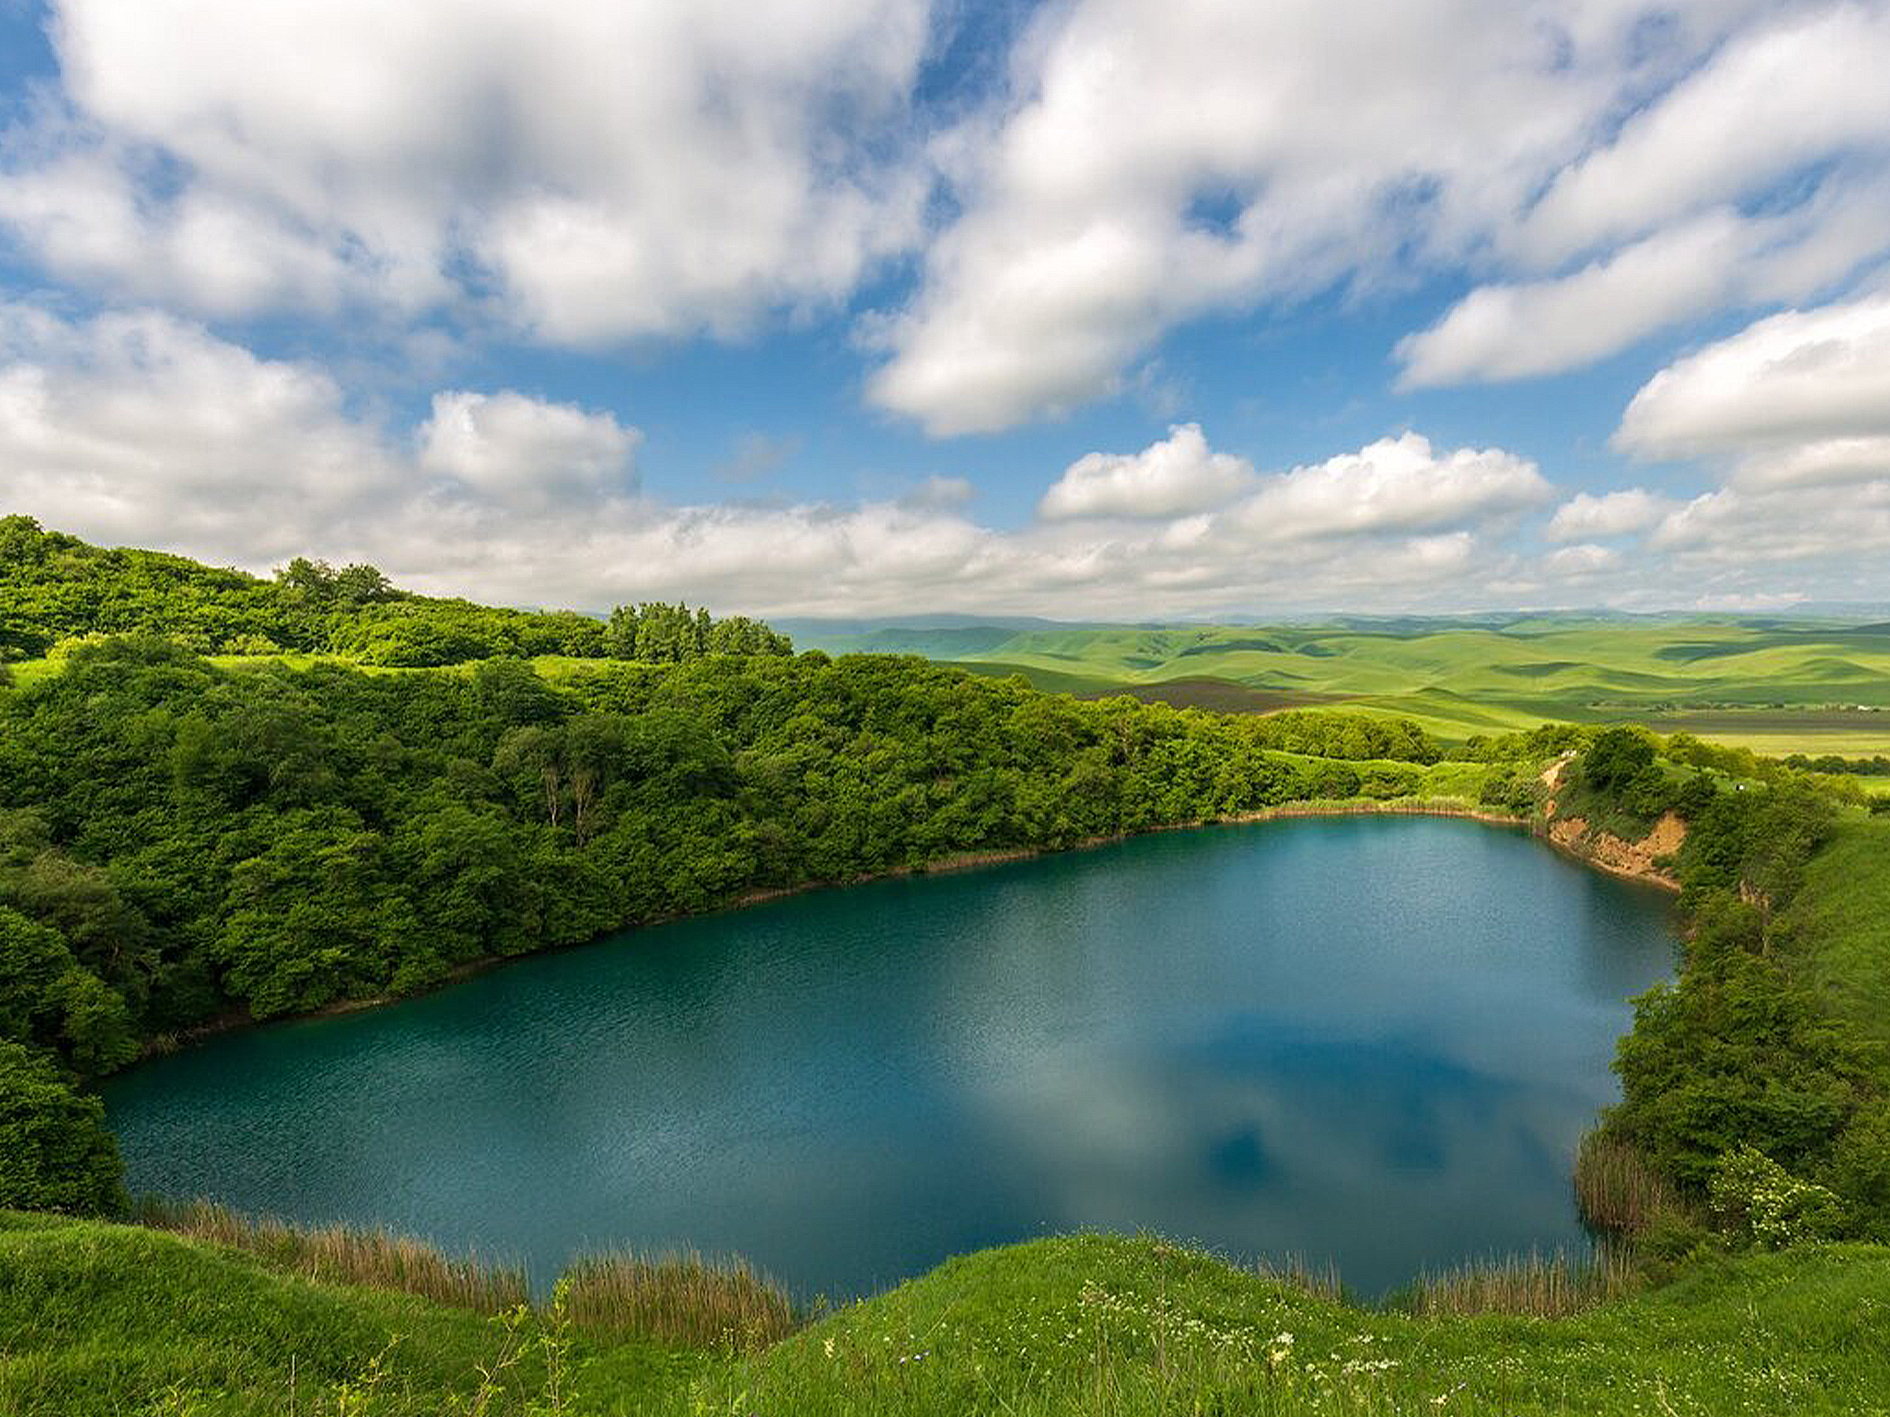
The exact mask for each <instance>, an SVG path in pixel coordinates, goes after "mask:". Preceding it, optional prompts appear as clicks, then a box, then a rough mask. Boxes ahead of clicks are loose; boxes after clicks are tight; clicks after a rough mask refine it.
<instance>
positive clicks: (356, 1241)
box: [135, 1198, 531, 1314]
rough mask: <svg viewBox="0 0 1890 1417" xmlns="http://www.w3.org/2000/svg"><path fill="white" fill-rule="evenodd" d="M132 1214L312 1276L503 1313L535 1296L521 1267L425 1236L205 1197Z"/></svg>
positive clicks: (154, 1204) (147, 1204) (144, 1205)
mask: <svg viewBox="0 0 1890 1417" xmlns="http://www.w3.org/2000/svg"><path fill="white" fill-rule="evenodd" d="M135 1219H136V1220H137V1222H138V1223H139V1224H140V1225H144V1226H148V1227H149V1228H151V1229H153V1230H168V1231H170V1232H172V1233H173V1234H178V1235H187V1236H189V1237H191V1238H192V1239H197V1240H208V1241H210V1242H211V1243H213V1244H218V1245H228V1246H230V1247H231V1248H233V1249H238V1250H245V1251H248V1252H249V1253H250V1254H253V1255H256V1256H258V1257H259V1258H261V1259H262V1260H264V1261H265V1262H267V1263H269V1264H271V1265H273V1266H275V1267H277V1268H279V1269H285V1270H290V1271H292V1272H294V1273H296V1274H304V1275H307V1276H308V1277H309V1278H311V1279H322V1280H327V1281H329V1282H331V1283H335V1284H361V1285H367V1286H369V1287H371V1288H376V1289H397V1290H400V1291H401V1292H403V1293H407V1294H418V1295H419V1296H421V1297H422V1298H425V1299H431V1300H434V1301H435V1302H436V1303H441V1304H451V1305H454V1306H455V1307H457V1308H462V1309H472V1310H474V1311H475V1312H477V1313H481V1314H499V1313H504V1312H506V1311H508V1310H511V1309H515V1308H517V1307H518V1306H519V1305H521V1304H525V1303H527V1302H529V1301H530V1298H531V1288H530V1285H529V1284H528V1283H527V1282H526V1277H525V1270H524V1267H523V1266H520V1265H494V1264H487V1263H484V1262H483V1261H481V1260H478V1259H476V1258H472V1257H467V1258H460V1259H453V1258H449V1257H448V1256H446V1255H444V1254H442V1253H440V1251H439V1250H437V1249H435V1248H434V1247H433V1246H431V1245H428V1244H425V1243H423V1242H422V1241H419V1240H412V1239H408V1238H407V1237H405V1236H402V1235H394V1234H391V1233H389V1232H387V1231H385V1230H355V1229H350V1228H348V1227H346V1226H340V1225H332V1226H323V1227H320V1228H312V1229H303V1228H301V1227H298V1226H294V1225H291V1224H289V1223H288V1222H286V1221H282V1220H277V1219H276V1218H274V1217H273V1216H266V1215H263V1216H258V1215H246V1214H244V1213H242V1212H241V1211H236V1210H231V1209H230V1208H229V1207H228V1206H223V1205H217V1204H215V1203H214V1202H211V1201H201V1200H199V1201H167V1200H158V1199H152V1198H146V1199H144V1200H141V1201H139V1202H138V1206H137V1211H136V1215H135Z"/></svg>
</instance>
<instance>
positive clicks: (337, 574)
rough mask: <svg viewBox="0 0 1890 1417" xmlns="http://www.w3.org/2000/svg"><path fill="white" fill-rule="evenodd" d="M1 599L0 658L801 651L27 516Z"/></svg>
mask: <svg viewBox="0 0 1890 1417" xmlns="http://www.w3.org/2000/svg"><path fill="white" fill-rule="evenodd" d="M0 605H4V607H5V610H4V612H0V662H3V661H5V660H8V659H36V658H39V657H41V656H45V655H47V654H49V653H54V652H57V653H58V654H59V655H60V656H61V657H68V656H69V655H70V654H71V653H72V652H73V651H74V650H75V649H77V648H78V647H80V646H83V645H85V644H87V643H89V642H93V641H95V640H97V639H100V638H104V637H108V636H117V635H127V634H154V635H162V636H164V637H166V638H168V639H170V640H173V641H175V642H176V643H178V644H180V645H183V646H185V647H186V648H189V649H191V650H195V651H197V652H199V653H203V654H233V655H268V654H274V653H279V652H281V651H283V650H291V651H299V652H318V653H334V654H338V655H343V656H345V657H347V658H350V659H355V660H358V661H359V662H361V663H363V664H370V665H376V666H384V667H390V668H409V669H413V668H434V667H438V666H442V665H449V664H462V663H465V662H467V661H469V660H485V659H494V658H500V657H512V658H526V659H529V658H533V657H535V656H539V655H571V656H577V657H580V658H597V657H600V656H603V655H605V654H609V655H612V656H614V657H616V658H620V659H650V660H657V661H662V662H670V661H675V660H680V659H687V658H696V657H700V656H702V655H708V654H734V655H746V654H786V653H788V652H789V650H790V647H789V645H788V642H787V640H786V638H785V637H784V636H781V635H777V634H775V633H774V631H772V630H770V629H769V628H768V627H767V626H766V625H763V624H761V623H760V622H758V621H755V620H750V619H747V618H745V617H742V616H736V617H733V618H731V619H726V620H715V619H712V618H711V617H710V616H709V614H708V612H707V611H703V610H693V611H692V610H690V609H688V608H687V607H686V606H680V605H677V606H669V605H646V606H642V607H639V608H638V609H635V610H631V609H629V608H627V607H626V608H624V609H620V610H619V611H618V612H617V614H616V615H614V616H613V617H612V620H611V625H610V626H609V627H607V626H606V625H605V624H604V623H603V622H602V621H600V620H597V619H594V618H593V617H591V616H588V615H580V614H577V613H576V612H574V611H568V610H567V611H552V612H542V611H525V610H506V609H499V608H495V607H492V606H485V605H475V604H473V603H472V602H470V601H465V600H438V599H430V598H427V597H424V596H417V595H411V594H409V593H407V592H405V591H402V590H399V589H397V588H395V587H394V586H393V585H392V584H391V583H390V582H389V581H388V579H387V577H386V576H385V575H383V574H382V573H381V572H380V571H379V570H378V569H376V568H375V567H373V566H366V565H351V566H343V567H341V568H340V569H339V570H337V569H336V568H334V567H332V566H330V565H328V564H327V563H326V562H324V561H311V560H309V559H307V558H306V557H300V556H298V557H296V558H295V559H294V560H292V561H290V562H289V564H288V565H287V566H284V567H283V568H281V569H280V570H278V571H277V572H276V574H275V577H274V578H273V579H271V580H263V579H260V578H258V577H255V576H250V575H246V574H245V573H243V572H241V571H235V570H217V569H213V568H211V567H208V566H203V565H199V564H198V563H197V562H195V561H190V560H187V559H185V558H184V557H181V556H167V555H163V554H162V553H159V552H155V551H135V550H115V551H108V550H105V549H103V548H101V547H97V546H90V545H87V544H86V543H85V542H83V541H80V540H79V539H77V538H76V537H72V536H66V535H64V534H62V533H60V532H47V531H42V530H41V529H40V527H39V524H38V523H37V522H35V521H33V520H32V519H31V518H30V517H22V516H12V517H6V518H0Z"/></svg>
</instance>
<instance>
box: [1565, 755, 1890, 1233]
mask: <svg viewBox="0 0 1890 1417" xmlns="http://www.w3.org/2000/svg"><path fill="white" fill-rule="evenodd" d="M1611 731H1612V730H1611ZM1603 736H1604V737H1605V736H1606V735H1603ZM1600 742H1601V739H1600V738H1597V740H1596V745H1595V746H1599V744H1600ZM1684 746H1686V745H1683V747H1684ZM1594 751H1595V747H1594V746H1591V747H1590V749H1589V750H1588V755H1587V756H1586V757H1585V758H1584V760H1583V763H1582V769H1583V771H1582V778H1583V782H1584V784H1592V781H1593V779H1594V776H1595V774H1594V772H1593V764H1592V760H1593V754H1594ZM1616 751H1617V753H1618V756H1617V758H1616V759H1615V765H1614V767H1613V768H1611V769H1610V770H1609V771H1608V772H1607V773H1604V774H1603V775H1604V776H1606V777H1608V778H1609V779H1610V780H1612V781H1613V782H1614V783H1615V799H1616V800H1618V799H1619V798H1621V797H1624V796H1632V794H1633V793H1634V792H1635V791H1636V790H1637V785H1638V784H1639V783H1640V782H1641V781H1642V779H1643V778H1644V777H1645V776H1646V775H1648V774H1649V773H1652V772H1657V771H1659V770H1660V767H1661V765H1660V764H1659V763H1640V762H1639V761H1638V760H1639V758H1640V754H1639V752H1638V751H1637V750H1631V749H1629V748H1628V747H1627V745H1626V743H1625V741H1622V742H1618V743H1617V745H1616ZM1688 752H1689V755H1690V756H1691V757H1694V758H1696V759H1698V758H1702V757H1710V756H1711V755H1710V754H1707V753H1703V752H1702V751H1700V750H1698V749H1696V748H1688ZM1719 770H1723V769H1719V768H1717V767H1715V768H1713V769H1709V770H1705V771H1700V770H1696V772H1695V775H1694V776H1692V777H1690V778H1687V779H1685V780H1684V781H1683V783H1682V785H1681V787H1680V788H1679V789H1678V790H1677V791H1676V792H1674V793H1672V794H1670V795H1669V796H1668V798H1667V799H1666V805H1667V807H1668V808H1669V809H1672V810H1680V811H1681V812H1682V815H1683V816H1684V817H1685V818H1686V820H1687V824H1688V830H1687V836H1686V840H1685V842H1684V844H1683V846H1682V847H1681V850H1680V852H1679V856H1678V860H1677V862H1676V869H1677V871H1678V874H1679V877H1680V880H1681V882H1682V886H1683V891H1682V895H1681V903H1682V906H1683V908H1684V909H1685V910H1686V912H1687V915H1688V917H1689V921H1690V930H1689V939H1688V943H1687V948H1686V956H1685V959H1684V962H1683V967H1682V969H1681V971H1680V975H1679V978H1678V979H1677V980H1676V981H1675V982H1673V983H1672V984H1662V985H1659V986H1656V987H1655V988H1654V989H1653V990H1651V991H1649V992H1648V993H1647V994H1645V995H1644V996H1642V997H1641V998H1640V999H1639V1000H1637V1001H1636V1008H1635V1023H1634V1028H1633V1030H1632V1032H1630V1033H1629V1034H1628V1035H1627V1037H1625V1038H1623V1039H1622V1040H1621V1042H1620V1045H1619V1047H1618V1049H1617V1053H1616V1059H1615V1070H1616V1072H1618V1073H1619V1074H1620V1077H1621V1085H1622V1101H1621V1103H1620V1104H1619V1105H1618V1106H1617V1107H1616V1108H1614V1109H1613V1110H1612V1111H1611V1113H1610V1114H1609V1117H1608V1119H1607V1123H1606V1131H1607V1134H1608V1135H1609V1136H1611V1137H1613V1138H1615V1139H1618V1140H1619V1141H1622V1142H1624V1143H1626V1144H1628V1145H1630V1146H1632V1147H1633V1148H1634V1149H1635V1150H1636V1151H1637V1152H1638V1153H1639V1154H1640V1155H1642V1156H1643V1157H1645V1158H1646V1159H1647V1161H1648V1162H1650V1163H1651V1164H1652V1165H1653V1167H1654V1168H1655V1170H1656V1171H1657V1172H1658V1173H1659V1174H1661V1175H1662V1176H1664V1177H1666V1178H1667V1179H1668V1180H1670V1181H1672V1182H1673V1183H1674V1184H1675V1185H1677V1186H1678V1187H1679V1188H1680V1189H1681V1191H1682V1192H1683V1193H1684V1194H1686V1195H1688V1196H1690V1197H1692V1198H1694V1199H1696V1200H1700V1199H1705V1198H1707V1197H1708V1195H1709V1193H1712V1194H1714V1195H1715V1197H1716V1207H1715V1208H1716V1210H1717V1212H1718V1215H1719V1218H1720V1220H1721V1222H1722V1223H1724V1224H1728V1225H1731V1226H1733V1228H1734V1229H1735V1230H1739V1231H1740V1233H1742V1234H1743V1233H1746V1232H1749V1231H1750V1230H1751V1229H1752V1224H1753V1222H1751V1221H1749V1220H1748V1219H1746V1218H1744V1216H1745V1212H1744V1211H1742V1210H1739V1209H1738V1208H1737V1207H1736V1206H1732V1205H1731V1204H1730V1203H1727V1204H1718V1203H1717V1198H1718V1196H1719V1193H1718V1192H1716V1191H1715V1189H1714V1188H1715V1187H1716V1186H1717V1187H1720V1188H1721V1189H1722V1190H1723V1187H1724V1186H1725V1185H1730V1184H1732V1183H1731V1182H1728V1181H1722V1180H1719V1179H1716V1178H1719V1177H1722V1176H1723V1175H1737V1176H1744V1177H1747V1178H1748V1179H1749V1178H1750V1175H1751V1174H1753V1168H1754V1167H1756V1165H1757V1163H1755V1162H1753V1161H1751V1159H1750V1157H1748V1156H1746V1153H1747V1152H1748V1151H1753V1152H1756V1153H1762V1154H1763V1155H1764V1156H1765V1157H1769V1158H1770V1161H1769V1162H1768V1163H1767V1164H1768V1165H1774V1164H1775V1165H1778V1166H1781V1167H1783V1168H1784V1169H1785V1171H1786V1172H1788V1173H1789V1174H1791V1175H1797V1176H1809V1177H1818V1178H1820V1181H1819V1183H1818V1184H1820V1185H1821V1186H1828V1187H1829V1191H1830V1193H1832V1194H1833V1195H1834V1196H1835V1200H1834V1202H1833V1205H1834V1207H1835V1208H1834V1209H1833V1210H1832V1212H1831V1214H1830V1216H1829V1217H1828V1219H1829V1224H1830V1226H1831V1228H1832V1229H1834V1230H1840V1231H1842V1232H1843V1233H1852V1234H1860V1235H1875V1234H1881V1233H1890V1125H1886V1123H1885V1121H1884V1109H1885V1098H1886V1096H1887V1095H1890V1053H1887V1052H1886V1050H1885V1049H1884V1048H1883V1046H1882V1045H1881V1041H1880V1040H1878V1039H1875V1038H1873V1037H1872V1035H1871V1034H1870V1032H1869V1031H1868V1030H1867V1029H1865V1028H1863V1027H1860V1026H1859V1024H1858V1023H1857V1022H1854V1021H1852V1019H1850V1018H1847V1017H1845V1016H1844V1015H1843V1014H1841V1013H1834V1012H1833V1010H1832V1009H1831V1008H1830V1007H1829V1006H1828V1005H1827V1002H1826V999H1825V998H1824V997H1821V995H1822V994H1823V993H1824V992H1825V991H1824V990H1823V989H1821V988H1820V982H1821V975H1824V974H1826V973H1828V972H1829V971H1828V967H1827V966H1826V965H1825V964H1823V963H1822V962H1823V961H1825V960H1828V959H1830V958H1832V957H1842V958H1844V959H1846V960H1849V959H1850V958H1851V957H1852V956H1853V954H1854V955H1855V959H1856V962H1857V966H1858V967H1859V968H1860V969H1864V968H1869V969H1874V970H1877V971H1880V970H1881V968H1882V959H1883V955H1882V953H1881V938H1882V937H1881V930H1880V928H1879V927H1878V926H1877V925H1876V924H1875V923H1874V921H1873V918H1872V916H1871V914H1870V912H1869V911H1868V910H1865V911H1864V912H1862V913H1861V914H1859V913H1856V912H1849V911H1845V910H1843V909H1842V907H1841V902H1843V901H1844V900H1845V899H1846V898H1847V896H1850V895H1851V893H1852V891H1853V890H1854V889H1856V888H1859V887H1862V888H1867V889H1874V888H1875V886H1874V885H1873V884H1870V883H1871V882H1872V881H1874V877H1870V876H1866V877H1865V879H1864V880H1863V881H1861V882H1853V881H1849V880H1845V879H1843V875H1842V872H1841V870H1840V872H1838V873H1834V872H1833V870H1832V869H1831V867H1832V866H1835V865H1836V864H1837V862H1838V860H1839V857H1838V856H1836V855H1833V852H1834V850H1836V849H1837V848H1843V850H1844V851H1845V852H1846V853H1848V854H1846V855H1845V856H1844V858H1843V859H1845V860H1848V861H1850V862H1851V863H1852V866H1851V873H1852V874H1853V875H1854V874H1855V873H1856V866H1857V864H1858V860H1859V858H1857V857H1856V855H1855V853H1853V852H1851V851H1850V848H1851V847H1852V846H1854V845H1865V846H1870V847H1874V846H1875V845H1876V842H1875V840H1874V837H1862V838H1860V837H1858V836H1857V835H1856V831H1857V829H1856V828H1846V829H1845V831H1843V832H1840V830H1839V824H1838V816H1837V810H1836V807H1835V805H1834V803H1833V802H1832V800H1831V798H1830V797H1829V796H1828V795H1827V794H1825V793H1823V792H1821V791H1820V790H1818V789H1817V788H1816V787H1815V786H1814V785H1813V784H1812V783H1810V782H1808V781H1807V780H1805V779H1803V778H1802V777H1800V776H1798V775H1795V774H1791V773H1784V774H1779V775H1777V781H1776V782H1775V783H1773V784H1770V785H1767V784H1763V783H1759V782H1755V781H1751V780H1728V779H1724V778H1718V777H1715V776H1713V775H1711V773H1712V772H1714V771H1719ZM1604 800H1605V799H1604ZM1584 810H1585V808H1584ZM1827 858H1829V861H1828V863H1827ZM1870 869H1871V870H1873V871H1874V870H1876V869H1879V867H1878V864H1877V862H1876V860H1875V858H1871V867H1870ZM1808 880H1816V882H1817V885H1818V888H1817V889H1816V890H1815V891H1811V890H1807V889H1806V884H1807V881H1808ZM1801 899H1802V901H1803V903H1802V904H1801V903H1800V902H1801ZM1872 932H1875V934H1874V936H1873V934H1872ZM1872 938H1875V939H1876V940H1877V942H1878V943H1877V944H1875V945H1873V944H1872V943H1870V941H1871V939H1872ZM1866 961H1875V963H1874V965H1868V966H1867V965H1866V963H1865V962H1866ZM1844 967H1845V968H1849V967H1850V965H1848V964H1847V965H1845V966H1844ZM1729 1157H1745V1158H1746V1159H1745V1160H1743V1161H1740V1162H1739V1163H1738V1164H1737V1166H1735V1167H1734V1170H1733V1171H1730V1172H1729V1171H1727V1170H1726V1168H1727V1167H1728V1166H1729V1165H1733V1163H1731V1162H1729V1161H1728V1160H1727V1158H1729ZM1740 1167H1743V1168H1745V1169H1744V1170H1740V1169H1739V1168H1740ZM1805 1184H1807V1185H1809V1184H1813V1183H1811V1182H1807V1183H1805ZM1820 1223H1823V1221H1820ZM1742 1227H1743V1228H1742ZM1768 1243H1769V1241H1768Z"/></svg>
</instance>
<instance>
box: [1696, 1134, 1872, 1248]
mask: <svg viewBox="0 0 1890 1417" xmlns="http://www.w3.org/2000/svg"><path fill="white" fill-rule="evenodd" d="M1708 1193H1709V1195H1710V1197H1711V1202H1712V1207H1713V1214H1714V1216H1715V1217H1716V1218H1717V1219H1718V1220H1719V1222H1720V1224H1721V1225H1722V1226H1723V1227H1724V1228H1725V1229H1726V1230H1727V1231H1728V1232H1729V1233H1730V1234H1732V1235H1734V1236H1735V1237H1737V1238H1739V1239H1741V1240H1744V1241H1746V1242H1747V1243H1749V1244H1754V1245H1758V1246H1761V1247H1763V1248H1764V1249H1768V1250H1782V1249H1784V1248H1785V1247H1786V1246H1787V1245H1796V1244H1800V1243H1802V1242H1803V1241H1806V1240H1827V1239H1830V1238H1831V1237H1832V1236H1834V1235H1836V1234H1837V1233H1838V1231H1839V1230H1840V1229H1842V1227H1843V1223H1844V1212H1843V1209H1842V1207H1841V1206H1840V1205H1839V1204H1838V1198H1837V1196H1836V1195H1835V1194H1833V1193H1832V1192H1831V1191H1830V1190H1829V1189H1828V1188H1826V1187H1824V1186H1820V1185H1818V1184H1816V1183H1815V1182H1812V1181H1801V1180H1799V1179H1798V1177H1796V1176H1794V1175H1792V1174H1791V1173H1790V1172H1789V1171H1787V1170H1786V1169H1785V1168H1784V1167H1783V1166H1780V1165H1779V1164H1778V1163H1777V1162H1776V1161H1774V1160H1772V1158H1771V1157H1769V1156H1767V1155H1766V1154H1765V1153H1764V1152H1762V1151H1760V1150H1759V1149H1758V1148H1756V1147H1751V1146H1742V1147H1740V1148H1739V1149H1738V1150H1737V1151H1729V1152H1727V1153H1726V1155H1724V1156H1722V1157H1721V1158H1720V1160H1719V1165H1718V1167H1717V1168H1715V1170H1714V1172H1713V1180H1712V1184H1711V1186H1710V1188H1709V1192H1708Z"/></svg>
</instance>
